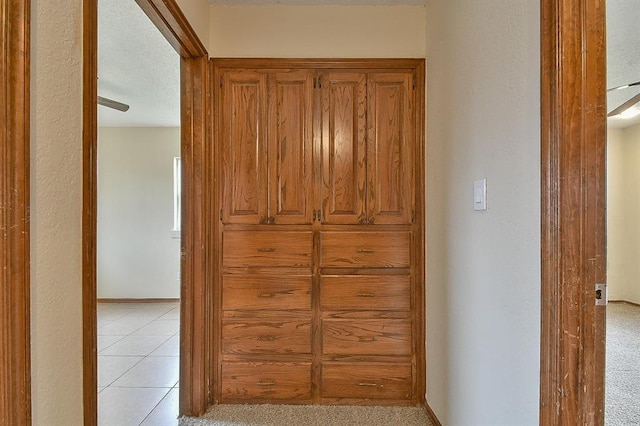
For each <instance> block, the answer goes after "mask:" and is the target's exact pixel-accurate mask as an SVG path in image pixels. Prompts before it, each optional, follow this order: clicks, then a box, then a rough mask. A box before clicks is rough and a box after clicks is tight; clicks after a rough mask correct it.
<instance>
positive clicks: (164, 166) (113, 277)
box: [98, 127, 180, 299]
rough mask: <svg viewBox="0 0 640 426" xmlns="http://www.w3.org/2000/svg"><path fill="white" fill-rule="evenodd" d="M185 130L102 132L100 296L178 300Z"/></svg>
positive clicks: (99, 152)
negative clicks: (179, 186)
mask: <svg viewBox="0 0 640 426" xmlns="http://www.w3.org/2000/svg"><path fill="white" fill-rule="evenodd" d="M179 156H180V128H177V127H176V128H169V127H162V128H134V127H120V128H114V127H101V128H100V129H99V130H98V298H112V299H119V298H133V299H135V298H179V297H180V282H179V281H178V280H177V277H178V273H179V271H180V240H179V239H177V238H172V236H171V232H170V231H171V230H172V229H173V158H174V157H179Z"/></svg>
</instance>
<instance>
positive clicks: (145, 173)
mask: <svg viewBox="0 0 640 426" xmlns="http://www.w3.org/2000/svg"><path fill="white" fill-rule="evenodd" d="M133 46H135V48H132V47H133ZM97 108H98V140H97V151H98V152H97V159H98V162H97V166H98V167H97V178H98V188H97V213H98V216H97V218H98V223H97V282H96V285H97V351H98V424H104V425H110V424H156V423H162V424H172V423H175V424H177V420H176V419H177V417H178V394H179V388H178V379H179V355H180V354H179V350H180V336H179V334H180V333H179V331H180V303H179V298H180V279H181V273H180V215H179V200H180V195H181V194H180V190H181V186H180V184H179V182H180V169H179V168H177V167H176V165H178V164H179V161H178V160H179V158H180V134H181V132H180V57H179V55H178V54H177V53H176V51H175V50H174V49H173V48H172V47H171V45H170V44H169V43H168V42H167V40H166V39H165V38H164V36H163V35H162V34H161V33H160V31H158V29H157V28H156V27H155V25H154V24H153V23H152V22H151V21H150V20H149V18H148V17H147V16H146V15H145V13H144V12H143V11H142V9H140V7H139V6H138V5H137V4H136V3H134V2H132V1H130V0H99V1H98V107H97Z"/></svg>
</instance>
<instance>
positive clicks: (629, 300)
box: [605, 0, 640, 425]
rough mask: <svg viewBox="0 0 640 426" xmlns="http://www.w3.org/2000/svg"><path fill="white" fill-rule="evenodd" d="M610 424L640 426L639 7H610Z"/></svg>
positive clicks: (613, 2) (612, 2)
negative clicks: (639, 262) (639, 404)
mask: <svg viewBox="0 0 640 426" xmlns="http://www.w3.org/2000/svg"><path fill="white" fill-rule="evenodd" d="M606 4H607V115H608V118H607V125H608V129H607V284H608V296H609V300H610V303H609V304H608V306H607V332H606V336H607V342H606V345H607V349H606V361H605V362H606V366H605V425H619V424H625V425H626V424H638V423H640V408H639V407H638V404H637V402H638V400H640V362H638V355H637V354H638V349H640V268H639V267H638V262H637V259H638V256H640V227H638V225H637V211H638V210H637V209H638V208H640V196H638V191H637V190H636V189H635V186H636V182H637V181H638V179H640V167H638V166H639V165H640V31H638V29H637V25H636V24H637V22H636V21H637V20H636V19H634V17H637V16H638V14H640V4H639V3H638V2H635V1H619V0H607V2H606Z"/></svg>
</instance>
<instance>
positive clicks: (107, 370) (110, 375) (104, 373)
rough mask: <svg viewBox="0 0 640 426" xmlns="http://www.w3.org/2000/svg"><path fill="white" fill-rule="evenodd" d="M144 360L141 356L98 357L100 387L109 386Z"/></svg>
mask: <svg viewBox="0 0 640 426" xmlns="http://www.w3.org/2000/svg"><path fill="white" fill-rule="evenodd" d="M142 359H143V357H141V356H103V355H98V386H109V385H110V384H112V383H113V382H114V381H115V380H117V379H118V378H119V377H120V376H122V375H123V374H125V373H126V372H127V371H129V369H131V367H133V366H134V365H136V364H137V363H139V362H140V361H142ZM172 386H173V385H172Z"/></svg>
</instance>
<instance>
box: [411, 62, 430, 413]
mask: <svg viewBox="0 0 640 426" xmlns="http://www.w3.org/2000/svg"><path fill="white" fill-rule="evenodd" d="M425 78H426V75H425V61H424V60H421V63H420V65H418V66H417V67H416V78H415V81H416V106H417V108H416V112H415V114H416V130H415V131H416V133H415V135H416V145H417V149H418V152H417V153H416V154H417V155H416V159H415V161H416V163H415V164H414V170H415V171H416V173H417V176H416V178H415V181H416V182H420V183H421V185H422V186H421V188H426V187H427V186H426V185H427V182H426V167H425V158H426V152H425V150H426V142H425V141H426V138H425V126H424V124H425V116H426V111H425V108H426V99H425V84H426V80H425ZM426 205H427V203H426V200H425V192H424V191H416V200H415V210H416V214H415V217H416V224H417V226H416V235H415V238H416V247H420V250H419V251H418V252H417V253H416V262H415V265H416V271H415V280H416V282H418V283H422V284H423V285H418V286H416V288H417V290H418V294H416V303H417V308H416V314H415V319H416V320H417V323H416V325H415V330H416V338H415V340H416V342H426V341H427V330H426V320H425V319H426V317H427V314H426V306H427V305H426V287H427V285H426V283H427V276H426V270H425V267H426V241H425V236H426V224H425V218H426V212H425V208H426ZM426 352H427V351H426V348H425V345H424V344H423V345H422V346H421V347H419V348H416V354H417V357H416V358H417V359H416V367H417V368H416V369H417V372H416V374H417V380H416V388H417V389H416V395H420V398H421V399H422V401H424V402H425V404H426V401H425V395H426V392H427V361H426V359H427V354H426ZM427 406H428V404H427Z"/></svg>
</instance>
